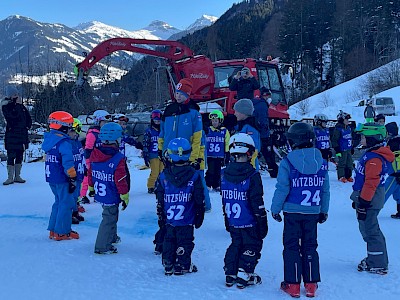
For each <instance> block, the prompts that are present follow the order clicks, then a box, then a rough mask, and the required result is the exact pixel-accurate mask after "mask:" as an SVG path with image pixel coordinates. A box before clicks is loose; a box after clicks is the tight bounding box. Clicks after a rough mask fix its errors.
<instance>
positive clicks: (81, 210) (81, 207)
mask: <svg viewBox="0 0 400 300" xmlns="http://www.w3.org/2000/svg"><path fill="white" fill-rule="evenodd" d="M78 211H79V212H80V213H84V212H86V210H85V208H84V207H83V206H82V205H80V204H78Z"/></svg>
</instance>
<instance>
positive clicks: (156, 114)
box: [151, 112, 161, 121]
mask: <svg viewBox="0 0 400 300" xmlns="http://www.w3.org/2000/svg"><path fill="white" fill-rule="evenodd" d="M151 118H152V119H153V120H159V121H161V113H159V112H153V113H151Z"/></svg>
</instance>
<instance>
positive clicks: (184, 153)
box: [167, 138, 192, 162]
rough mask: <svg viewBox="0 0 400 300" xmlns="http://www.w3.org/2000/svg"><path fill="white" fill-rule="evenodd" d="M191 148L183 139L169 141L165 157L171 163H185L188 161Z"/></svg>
mask: <svg viewBox="0 0 400 300" xmlns="http://www.w3.org/2000/svg"><path fill="white" fill-rule="evenodd" d="M191 152H192V146H191V145H190V143H189V141H188V140H187V139H185V138H175V139H173V140H171V141H170V142H169V144H168V147H167V156H168V158H169V159H170V160H171V161H172V162H186V161H188V160H189V157H190V153H191Z"/></svg>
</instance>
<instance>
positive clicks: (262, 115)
mask: <svg viewBox="0 0 400 300" xmlns="http://www.w3.org/2000/svg"><path fill="white" fill-rule="evenodd" d="M252 102H253V105H254V113H253V116H254V117H255V118H256V122H257V125H258V127H259V131H260V138H261V153H262V155H263V157H264V159H265V162H266V164H267V165H268V172H269V175H270V176H271V177H272V178H276V176H277V175H278V165H277V164H276V161H275V152H274V150H273V148H272V147H273V143H272V140H271V138H270V134H269V132H270V131H269V118H268V108H269V104H270V103H271V92H270V91H269V90H268V89H267V88H265V87H262V88H261V89H260V98H254V99H252Z"/></svg>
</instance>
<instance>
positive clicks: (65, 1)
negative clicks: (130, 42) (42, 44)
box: [0, 0, 242, 30]
mask: <svg viewBox="0 0 400 300" xmlns="http://www.w3.org/2000/svg"><path fill="white" fill-rule="evenodd" d="M241 1H242V0H176V1H173V0H170V1H165V0H108V1H105V0H94V1H92V0H1V3H0V20H4V19H5V18H7V17H9V16H11V15H21V16H24V17H29V18H31V19H34V20H36V21H39V22H45V23H61V24H64V25H67V26H70V27H74V26H76V25H78V24H79V23H83V22H88V21H100V22H103V23H105V24H108V25H112V26H116V27H120V28H123V29H126V30H137V29H141V28H143V27H146V26H147V25H148V24H150V22H151V21H154V20H161V21H165V22H167V23H168V24H170V25H172V26H174V27H176V28H178V29H185V28H186V27H188V26H189V25H190V24H191V23H193V22H194V21H195V20H196V19H197V18H199V17H201V15H203V14H206V15H211V16H216V17H220V16H221V15H222V14H223V13H224V12H225V11H227V10H228V9H229V8H230V7H231V6H232V4H234V3H239V2H241Z"/></svg>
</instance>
